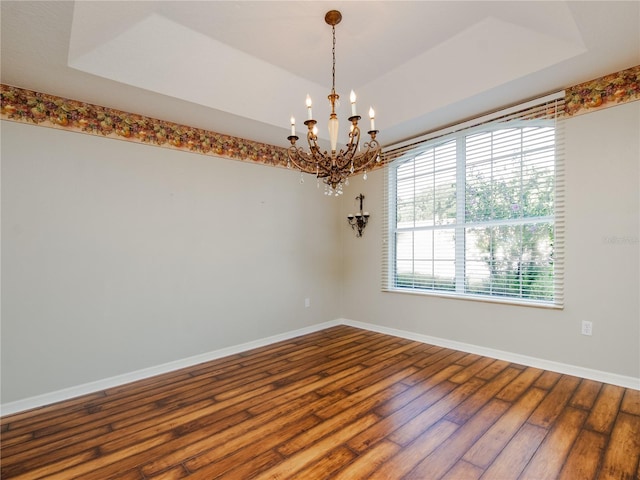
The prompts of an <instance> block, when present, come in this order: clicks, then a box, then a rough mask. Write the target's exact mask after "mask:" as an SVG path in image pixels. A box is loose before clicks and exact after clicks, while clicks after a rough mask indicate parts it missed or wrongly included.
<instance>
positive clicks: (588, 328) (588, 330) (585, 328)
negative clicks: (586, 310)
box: [582, 320, 593, 335]
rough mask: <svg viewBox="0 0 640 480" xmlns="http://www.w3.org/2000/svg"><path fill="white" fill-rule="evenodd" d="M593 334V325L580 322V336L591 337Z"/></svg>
mask: <svg viewBox="0 0 640 480" xmlns="http://www.w3.org/2000/svg"><path fill="white" fill-rule="evenodd" d="M592 334H593V324H592V323H591V322H589V321H588V320H583V321H582V335H592Z"/></svg>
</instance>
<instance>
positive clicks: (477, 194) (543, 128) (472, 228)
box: [383, 99, 563, 306]
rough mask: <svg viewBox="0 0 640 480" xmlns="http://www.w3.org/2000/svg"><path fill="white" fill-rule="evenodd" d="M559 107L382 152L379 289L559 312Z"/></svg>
mask: <svg viewBox="0 0 640 480" xmlns="http://www.w3.org/2000/svg"><path fill="white" fill-rule="evenodd" d="M536 103H537V102H536ZM561 108H562V105H561V101H559V100H557V99H547V100H546V101H544V102H542V103H541V104H539V103H537V104H536V105H534V106H521V107H519V108H514V109H511V110H510V112H501V114H499V115H495V116H494V117H493V119H490V120H488V121H487V120H484V121H476V122H473V124H471V125H470V124H465V125H461V126H458V127H457V128H452V129H451V130H453V131H449V132H436V133H434V134H433V135H431V136H429V137H427V138H426V139H422V140H420V141H414V142H413V144H412V145H410V146H406V147H399V148H396V149H391V150H389V151H387V156H388V157H387V158H389V157H390V156H391V157H395V160H393V161H392V162H390V163H388V166H387V192H386V202H385V203H386V208H387V211H386V224H387V232H386V233H387V235H386V238H385V241H384V245H385V259H386V261H385V268H384V280H383V289H384V290H394V291H408V292H416V293H418V292H419V293H435V294H441V295H454V296H463V297H471V298H474V297H475V298H482V299H487V298H491V299H495V300H505V301H509V302H514V301H515V302H518V303H532V304H543V305H552V306H561V304H562V278H563V273H562V238H563V224H562V205H563V201H562V194H563V187H562V162H561V151H562V148H561V145H562V141H561V140H562V139H561V135H560V128H559V122H558V119H557V116H558V114H559V113H560V111H561Z"/></svg>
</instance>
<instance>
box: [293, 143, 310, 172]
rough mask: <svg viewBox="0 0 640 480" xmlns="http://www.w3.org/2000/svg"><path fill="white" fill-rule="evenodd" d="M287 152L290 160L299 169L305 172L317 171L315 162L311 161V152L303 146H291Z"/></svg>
mask: <svg viewBox="0 0 640 480" xmlns="http://www.w3.org/2000/svg"><path fill="white" fill-rule="evenodd" d="M287 153H288V156H289V160H290V161H291V163H293V165H294V166H295V167H296V168H297V169H298V170H300V171H301V172H303V173H316V169H315V163H313V162H312V161H311V159H310V158H309V157H310V156H309V154H308V153H306V152H305V151H304V150H303V149H302V147H295V146H291V147H289V148H288V149H287ZM307 164H308V165H307Z"/></svg>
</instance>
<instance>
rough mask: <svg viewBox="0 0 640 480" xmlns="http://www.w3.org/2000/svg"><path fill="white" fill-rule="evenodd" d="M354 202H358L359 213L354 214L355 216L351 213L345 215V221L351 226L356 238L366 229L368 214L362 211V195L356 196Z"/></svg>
mask: <svg viewBox="0 0 640 480" xmlns="http://www.w3.org/2000/svg"><path fill="white" fill-rule="evenodd" d="M356 200H360V211H359V212H356V214H355V215H354V214H353V213H350V214H349V215H347V221H348V222H349V225H351V228H352V229H353V231H354V232H356V237H361V236H362V232H363V231H364V227H366V226H367V223H368V222H369V212H363V211H362V201H363V200H364V195H363V194H360V195H358V196H357V197H356Z"/></svg>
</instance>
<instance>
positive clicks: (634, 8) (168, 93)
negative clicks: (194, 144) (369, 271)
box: [1, 0, 640, 146]
mask: <svg viewBox="0 0 640 480" xmlns="http://www.w3.org/2000/svg"><path fill="white" fill-rule="evenodd" d="M331 9H339V10H340V11H341V12H342V16H343V20H342V22H341V23H340V24H339V25H337V26H336V62H337V64H336V90H337V92H338V94H340V95H341V100H342V107H341V108H340V109H339V110H338V117H339V118H340V120H341V130H344V131H345V132H346V130H347V126H346V124H347V120H346V118H347V117H348V116H349V115H350V106H349V101H348V97H349V91H350V90H351V89H354V90H355V91H356V93H357V94H358V113H359V114H360V115H362V116H363V121H366V123H365V126H366V127H368V119H367V118H366V117H367V114H366V112H367V111H368V109H369V106H370V105H372V106H373V107H374V108H375V109H376V127H377V128H378V129H379V130H380V133H379V135H378V139H379V140H380V142H381V143H382V144H383V145H390V144H392V143H395V142H397V141H400V140H404V139H406V138H408V137H411V136H415V135H418V134H421V133H424V132H426V131H428V130H431V129H434V128H437V127H439V126H444V125H446V124H449V123H452V122H455V121H459V120H463V119H466V118H470V117H473V116H476V115H479V114H482V113H485V112H487V111H490V110H495V109H496V108H498V107H503V106H508V105H511V104H514V103H517V102H520V101H524V100H528V99H530V98H534V97H537V96H541V95H544V94H547V93H550V92H554V91H557V90H560V89H562V88H564V87H567V86H571V85H575V84H577V83H581V82H584V81H587V80H591V79H593V78H597V77H600V76H602V75H606V74H608V73H613V72H616V71H619V70H623V69H626V68H629V67H632V66H635V65H638V64H640V2H638V1H623V2H615V1H602V2H598V1H585V2H581V1H580V2H578V1H571V2H560V1H533V2H526V1H513V2H506V1H496V2H487V1H377V2H369V1H344V0H343V1H337V0H334V1H282V2H272V1H208V2H207V1H125V2H119V1H76V2H70V1H64V2H51V1H46V2H39V1H37V2H30V1H15V2H14V1H6V0H2V2H1V21H2V24H1V25H2V52H1V53H2V70H1V75H2V77H1V80H2V83H6V84H10V85H15V86H19V87H23V88H28V89H33V90H37V91H41V92H45V93H50V94H54V95H58V96H62V97H66V98H71V99H75V100H80V101H84V102H89V103H93V104H97V105H103V106H107V107H112V108H117V109H121V110H125V111H129V112H135V113H139V114H142V115H147V116H150V117H154V118H159V119H163V120H169V121H173V122H177V123H181V124H185V125H190V126H194V127H199V128H205V129H208V130H213V131H216V132H220V133H225V134H229V135H234V136H238V137H243V138H247V139H251V140H256V141H260V142H264V143H269V144H273V145H280V146H287V143H288V142H287V140H286V137H287V135H289V130H290V128H289V117H290V116H291V115H294V116H295V117H296V118H297V119H298V122H297V126H298V134H299V135H300V136H302V135H303V129H304V128H305V127H304V125H302V121H303V120H304V119H305V118H306V116H305V115H306V111H305V107H304V99H305V96H306V94H307V93H309V94H311V97H312V98H313V99H314V117H315V118H316V119H318V120H319V127H320V136H323V135H324V136H326V127H325V119H328V115H329V107H328V102H327V100H326V96H327V95H328V94H329V90H330V88H331V27H330V26H328V25H327V24H326V23H325V22H324V15H325V13H326V12H327V11H328V10H331ZM367 129H368V128H364V130H367ZM341 140H344V138H341Z"/></svg>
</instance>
